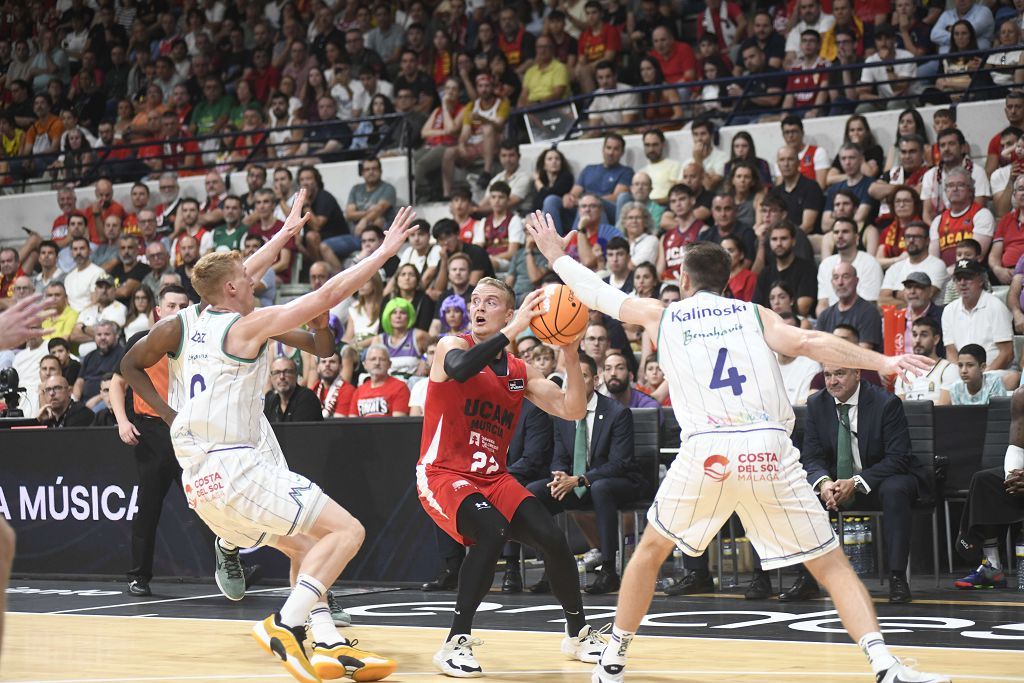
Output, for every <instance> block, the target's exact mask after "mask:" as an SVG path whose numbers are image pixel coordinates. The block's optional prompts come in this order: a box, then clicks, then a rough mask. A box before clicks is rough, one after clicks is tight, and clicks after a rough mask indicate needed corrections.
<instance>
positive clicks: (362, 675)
mask: <svg viewBox="0 0 1024 683" xmlns="http://www.w3.org/2000/svg"><path fill="white" fill-rule="evenodd" d="M358 644H359V641H358V640H352V641H349V642H347V643H339V644H337V645H326V644H324V643H317V642H314V643H313V656H312V657H310V660H309V661H310V662H311V663H312V664H313V669H314V670H316V673H317V675H319V676H320V678H323V679H324V680H333V679H335V678H351V679H352V680H353V681H379V680H380V679H382V678H386V677H388V676H390V675H391V674H393V673H394V672H395V669H396V668H398V663H397V662H395V661H394V660H393V659H388V658H387V657H381V656H380V655H377V654H374V653H372V652H368V651H366V650H359V649H357V648H356V645H358Z"/></svg>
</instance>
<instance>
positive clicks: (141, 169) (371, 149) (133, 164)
mask: <svg viewBox="0 0 1024 683" xmlns="http://www.w3.org/2000/svg"><path fill="white" fill-rule="evenodd" d="M338 121H339V122H341V123H345V124H347V125H348V126H349V130H350V137H351V142H350V143H349V146H348V147H346V148H344V149H342V150H338V151H335V152H330V153H328V155H322V154H317V153H308V152H307V153H303V154H272V153H271V152H273V151H274V150H277V149H279V148H284V147H291V146H292V145H294V144H296V141H293V140H286V141H284V142H280V143H273V142H272V141H271V140H270V135H271V134H272V133H273V134H278V133H284V132H289V131H294V130H300V131H302V132H303V136H302V139H301V140H300V141H298V143H299V144H304V143H306V142H308V140H307V137H308V133H309V131H313V130H317V129H320V128H326V127H330V126H335V125H337V123H335V122H333V121H320V122H316V123H303V124H298V125H291V126H278V127H275V128H260V129H257V130H252V131H240V130H233V131H228V132H223V133H211V134H208V135H197V136H192V135H187V136H182V137H178V138H172V139H171V140H170V141H174V142H181V143H186V144H189V145H192V144H193V143H195V146H196V147H197V151H195V152H190V153H188V154H184V153H183V154H164V153H161V154H157V155H150V156H147V157H146V159H145V160H143V159H139V158H138V152H139V150H141V149H145V148H148V147H154V146H163V145H164V144H165V143H166V142H168V141H169V140H168V139H167V138H160V137H157V138H150V139H147V140H142V141H138V142H121V143H118V144H116V145H113V146H111V147H109V148H108V147H94V148H91V149H90V150H89V152H91V154H92V156H93V161H92V162H90V163H89V164H87V165H86V166H85V167H84V169H83V172H82V173H76V174H75V176H74V177H63V178H57V177H51V176H48V172H47V173H44V174H43V175H41V176H35V177H32V178H27V179H18V178H15V177H14V176H11V182H10V184H9V185H13V187H14V188H15V189H16V190H19V191H23V192H24V191H44V190H49V189H54V188H57V187H64V186H73V187H78V186H87V185H90V184H92V183H93V182H95V181H96V180H98V179H100V178H108V179H110V180H113V181H115V182H135V181H139V180H143V179H146V178H155V177H157V176H159V175H160V174H161V173H164V172H174V173H177V174H179V175H201V174H203V173H206V172H209V171H213V170H219V171H221V172H222V173H225V174H227V173H230V172H233V171H241V170H244V169H245V168H246V167H247V166H249V165H250V164H253V163H260V164H265V165H284V166H294V165H295V164H296V162H298V161H301V160H303V159H310V158H316V157H319V156H329V157H330V160H331V161H332V162H333V161H353V160H361V159H365V158H367V157H371V156H382V155H384V154H386V153H393V152H397V153H398V154H401V155H404V156H405V157H406V160H407V166H408V178H409V188H408V190H409V196H412V184H413V183H412V153H413V149H414V148H413V146H412V144H411V142H412V141H413V140H414V139H415V136H416V134H418V133H419V131H418V130H416V131H412V130H411V128H410V127H409V126H408V123H407V121H408V120H407V119H406V118H405V116H403V115H402V114H398V113H395V114H385V115H382V116H366V117H361V118H358V119H338ZM381 121H383V122H385V123H387V124H388V125H389V126H390V128H389V134H387V135H385V136H384V137H383V138H382V139H381V140H379V141H377V142H376V143H375V144H373V145H371V144H369V138H371V137H372V136H374V135H377V134H378V132H377V131H373V132H369V133H358V132H357V128H358V127H359V125H360V124H362V123H364V122H367V123H371V124H372V123H375V122H381ZM246 137H248V138H250V139H252V138H257V137H259V138H261V139H259V140H258V141H256V142H254V143H248V144H245V143H243V144H235V143H236V140H238V139H239V138H246ZM363 138H366V139H367V144H366V145H364V146H362V147H360V148H353V147H352V145H353V144H354V143H355V142H356V141H357V140H359V139H363ZM225 144H227V145H228V148H227V149H224V148H223V147H224V145H225ZM214 145H216V147H217V149H204V147H212V146H214ZM108 149H110V150H114V151H117V152H121V151H123V150H128V151H130V152H134V154H133V155H132V157H131V158H129V159H124V160H113V161H111V160H108V159H106V158H103V159H99V160H97V159H96V156H97V153H102V152H103V151H105V150H108ZM264 151H265V152H267V153H266V154H263V152H264ZM225 152H227V153H232V154H237V153H241V154H242V155H244V156H243V158H241V159H234V160H231V159H229V158H221V159H218V158H217V155H219V154H224V153H225ZM59 154H64V155H65V156H66V154H67V152H66V151H65V152H63V153H59ZM392 155H393V154H392ZM186 156H195V157H196V162H195V163H191V164H187V165H184V164H175V165H174V167H173V168H166V169H161V170H154V169H151V168H149V167H147V166H146V165H145V161H146V160H159V161H161V162H164V161H167V160H179V159H181V158H182V157H186ZM35 157H36V155H32V154H29V155H23V156H14V157H8V158H7V159H5V160H4V161H6V162H7V163H8V165H9V167H10V166H13V165H14V164H15V163H16V162H19V161H25V160H30V159H34V158H35ZM2 175H3V174H0V178H2ZM8 175H9V174H8Z"/></svg>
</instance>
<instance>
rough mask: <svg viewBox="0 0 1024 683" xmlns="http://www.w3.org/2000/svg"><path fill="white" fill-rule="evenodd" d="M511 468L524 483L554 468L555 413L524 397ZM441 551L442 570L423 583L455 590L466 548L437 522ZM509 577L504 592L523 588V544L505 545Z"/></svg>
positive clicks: (426, 588) (511, 448)
mask: <svg viewBox="0 0 1024 683" xmlns="http://www.w3.org/2000/svg"><path fill="white" fill-rule="evenodd" d="M507 467H508V472H509V474H511V475H512V476H513V477H515V478H516V481H518V482H519V483H520V484H522V485H523V486H526V485H527V484H528V483H529V482H531V481H536V480H537V479H540V478H541V477H544V476H545V475H546V474H547V473H548V472H549V471H550V470H551V416H550V415H548V414H547V413H545V412H544V411H543V410H541V409H540V408H538V407H537V406H535V405H533V404H532V403H530V402H529V401H527V400H523V409H522V410H520V411H519V422H518V424H516V431H515V434H514V435H513V436H512V443H510V444H509V446H508V461H507ZM434 530H435V534H434V535H435V537H436V540H437V550H438V554H439V555H440V556H441V560H442V561H443V562H444V566H443V567H442V568H441V573H440V574H438V576H437V578H436V579H434V580H433V581H428V582H426V583H425V584H423V586H422V589H423V590H424V591H428V592H429V591H440V590H446V591H447V590H455V589H456V588H458V586H459V570H460V569H461V568H462V560H463V558H464V557H465V556H466V549H465V548H464V547H463V546H462V545H460V544H459V543H458V542H457V541H456V540H455V539H453V538H452V537H451V536H449V535H448V534H446V533H445V532H444V531H441V528H440V527H437V526H435V527H434ZM503 554H504V557H505V577H504V579H503V580H502V583H501V590H502V592H504V593H519V592H520V591H522V590H523V575H522V572H521V571H520V568H519V544H518V543H511V542H510V543H508V544H506V545H505V552H504V553H503Z"/></svg>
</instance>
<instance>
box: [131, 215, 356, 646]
mask: <svg viewBox="0 0 1024 683" xmlns="http://www.w3.org/2000/svg"><path fill="white" fill-rule="evenodd" d="M292 214H293V216H292V217H291V220H290V221H287V222H286V223H285V225H284V226H282V228H281V229H280V230H279V231H278V232H277V233H276V234H275V235H274V236H273V237H271V238H270V240H268V241H267V242H265V243H264V244H263V246H261V247H260V248H259V249H258V250H257V251H256V253H254V254H252V255H251V256H249V258H247V259H246V260H245V263H244V266H245V272H246V273H247V274H249V275H250V276H251V277H252V279H253V281H254V282H258V281H259V280H260V279H261V278H262V277H263V275H264V273H266V271H267V270H268V269H269V268H270V267H271V266H272V265H273V264H274V263H276V261H277V257H278V255H279V254H280V252H281V250H282V249H284V248H285V247H286V246H287V245H288V243H289V242H290V241H291V240H292V239H293V238H294V237H295V236H296V235H298V234H299V233H300V232H301V228H302V224H301V222H299V217H300V214H299V212H298V210H297V209H296V210H293V211H292ZM205 307H206V303H200V304H194V305H192V306H187V307H184V308H182V309H181V310H180V311H179V312H178V313H177V315H176V316H174V317H171V316H167V317H168V318H169V320H166V321H165V320H161V321H159V322H158V323H157V324H156V325H155V326H154V327H153V329H152V330H150V332H149V333H148V334H147V335H146V336H145V337H144V338H142V339H140V340H138V341H137V342H136V343H135V344H133V345H131V346H130V347H129V348H128V350H127V351H126V353H125V358H124V359H122V368H123V369H122V373H121V376H123V377H124V378H126V379H127V381H128V384H130V385H132V386H137V385H138V383H139V381H140V379H141V376H142V375H143V374H146V369H147V368H152V367H153V366H154V365H157V364H159V363H160V362H162V359H164V358H166V359H167V404H168V405H169V406H170V407H171V408H172V409H173V410H175V411H177V410H180V408H181V406H182V405H183V404H184V402H185V400H186V398H187V397H188V387H186V386H185V379H184V377H183V370H182V368H181V364H182V358H181V356H180V351H181V349H182V345H183V344H184V340H186V339H188V338H189V337H191V336H192V334H193V330H194V328H195V323H196V320H197V319H198V318H199V313H200V311H201V310H202V309H203V308H205ZM327 317H328V316H326V315H324V316H321V317H320V318H317V319H314V320H311V321H310V322H309V324H308V325H307V327H309V329H310V330H312V332H307V331H305V330H291V331H289V332H286V333H284V334H282V335H278V336H276V337H274V339H276V340H278V341H280V342H282V343H284V344H288V345H289V346H293V347H295V348H300V349H302V350H303V351H307V352H309V353H314V354H317V355H318V356H326V355H329V354H331V353H333V351H334V335H333V333H332V332H331V330H330V329H329V328H328V320H327ZM128 428H130V429H132V430H134V427H132V426H131V424H130V423H128ZM165 428H166V427H165ZM137 436H138V434H137V432H136V433H135V434H134V435H133V434H131V433H129V432H128V431H127V428H126V430H125V432H122V438H125V437H128V440H127V441H126V443H129V444H132V445H134V444H133V440H134V438H135V437H137ZM169 447H170V446H169ZM214 554H215V560H216V562H215V565H216V572H215V578H216V581H217V587H218V588H219V589H220V591H221V593H222V594H223V595H224V597H226V598H228V599H229V600H236V601H237V600H241V599H242V598H244V597H245V590H246V578H245V572H244V570H243V567H242V563H241V558H240V557H239V553H238V548H237V547H236V546H234V545H233V544H231V543H229V542H227V541H225V540H224V539H222V538H218V539H217V540H216V541H215V542H214ZM300 559H301V558H299V557H293V558H292V567H291V572H290V573H291V579H292V583H294V581H295V577H296V576H297V575H298V566H299V560H300ZM327 604H328V606H329V607H330V611H331V618H332V620H333V621H334V624H335V625H336V626H351V625H352V618H351V617H350V616H349V615H348V613H346V612H345V611H344V610H343V609H342V608H341V606H340V605H338V604H337V602H336V601H335V600H334V598H333V595H332V594H331V592H330V591H328V594H327Z"/></svg>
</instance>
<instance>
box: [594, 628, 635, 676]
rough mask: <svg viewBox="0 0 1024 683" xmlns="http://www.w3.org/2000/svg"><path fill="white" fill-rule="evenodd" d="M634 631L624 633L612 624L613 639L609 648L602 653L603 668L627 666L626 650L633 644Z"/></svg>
mask: <svg viewBox="0 0 1024 683" xmlns="http://www.w3.org/2000/svg"><path fill="white" fill-rule="evenodd" d="M634 635H636V634H635V633H634V632H632V631H623V630H622V629H620V628H619V627H618V626H616V625H615V624H612V638H611V641H610V642H609V643H608V646H607V647H605V649H604V650H602V651H601V666H625V664H626V650H627V649H628V648H629V644H630V643H632V642H633V636H634Z"/></svg>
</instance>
